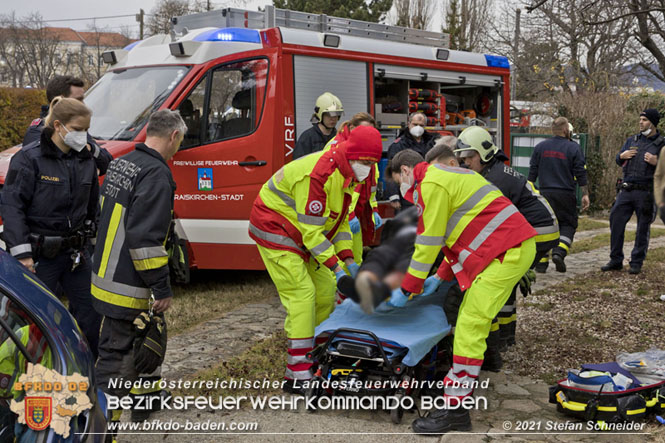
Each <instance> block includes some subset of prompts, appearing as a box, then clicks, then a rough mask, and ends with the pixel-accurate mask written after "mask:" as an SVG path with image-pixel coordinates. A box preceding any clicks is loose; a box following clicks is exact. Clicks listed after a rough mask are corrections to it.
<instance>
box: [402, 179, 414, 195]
mask: <svg viewBox="0 0 665 443" xmlns="http://www.w3.org/2000/svg"><path fill="white" fill-rule="evenodd" d="M411 186H413V181H412V180H410V179H408V175H407V180H405V181H403V182H401V183H400V184H399V192H400V194H402V197H405V196H406V193H407V192H409V189H411Z"/></svg>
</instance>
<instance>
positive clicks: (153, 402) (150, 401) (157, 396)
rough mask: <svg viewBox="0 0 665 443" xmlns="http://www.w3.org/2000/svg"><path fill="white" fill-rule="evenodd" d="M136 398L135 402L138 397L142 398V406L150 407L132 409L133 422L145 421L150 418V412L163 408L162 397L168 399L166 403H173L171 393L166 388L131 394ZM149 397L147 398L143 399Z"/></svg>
mask: <svg viewBox="0 0 665 443" xmlns="http://www.w3.org/2000/svg"><path fill="white" fill-rule="evenodd" d="M131 395H132V397H133V398H134V402H138V399H141V403H140V406H141V407H142V408H146V407H148V409H132V415H131V420H132V421H133V422H144V421H146V420H148V419H149V418H150V414H152V413H153V412H157V411H161V410H162V399H166V400H165V401H166V403H167V404H168V403H171V398H170V397H171V393H170V392H169V391H167V390H165V389H162V390H161V391H159V392H151V393H149V394H131ZM145 397H148V398H147V399H145V400H144V399H143V398H145Z"/></svg>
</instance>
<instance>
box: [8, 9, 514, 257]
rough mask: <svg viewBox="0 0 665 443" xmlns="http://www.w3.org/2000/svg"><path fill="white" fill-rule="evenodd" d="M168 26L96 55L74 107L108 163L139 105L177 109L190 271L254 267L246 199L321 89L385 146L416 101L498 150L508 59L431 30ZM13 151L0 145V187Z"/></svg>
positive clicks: (282, 157)
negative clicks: (102, 66)
mask: <svg viewBox="0 0 665 443" xmlns="http://www.w3.org/2000/svg"><path fill="white" fill-rule="evenodd" d="M172 22H173V23H172V24H173V26H172V27H173V30H172V33H171V35H170V36H167V35H156V36H153V37H149V38H147V39H145V40H142V41H139V42H135V43H132V44H131V45H129V46H127V47H126V48H124V49H123V50H115V51H110V52H107V53H105V54H104V55H103V57H104V60H105V62H107V63H109V64H110V67H109V70H108V72H107V73H106V74H105V75H104V76H103V77H102V78H101V79H100V80H99V81H98V82H97V83H95V85H94V86H92V87H91V88H90V90H89V91H88V93H87V95H86V98H85V102H86V104H87V105H88V106H89V107H90V108H91V109H92V110H93V117H92V125H91V127H90V134H91V135H92V136H94V137H95V138H96V139H97V140H99V143H100V144H101V145H102V146H104V147H105V148H106V149H108V150H109V151H110V152H111V153H112V154H113V156H116V157H117V156H119V155H122V154H125V153H127V152H128V151H130V150H132V149H133V148H134V145H135V143H137V142H140V141H143V140H145V124H146V122H147V120H148V117H149V115H150V113H151V112H153V111H155V110H157V109H161V108H170V109H178V110H179V111H180V114H181V115H182V117H183V119H184V120H185V122H186V123H187V127H188V132H187V134H186V136H185V139H184V142H183V144H182V148H181V149H180V151H179V152H178V153H177V154H176V155H175V157H174V158H173V159H172V160H171V162H170V166H171V169H172V171H173V176H174V178H175V181H176V183H177V186H178V189H177V191H176V197H175V199H176V201H175V216H176V226H177V227H176V232H177V234H178V235H179V237H180V238H181V239H184V240H186V242H187V245H188V247H187V249H188V253H189V259H190V264H191V266H192V267H196V268H200V269H262V268H263V264H262V261H261V259H260V257H259V254H258V251H257V249H256V247H255V245H254V242H253V241H252V240H251V239H250V238H249V236H248V234H247V228H248V216H249V211H250V208H251V205H252V203H253V201H254V199H255V197H256V195H257V194H258V192H259V189H260V188H261V186H262V185H263V184H264V183H265V182H266V181H267V180H268V179H269V178H270V176H271V175H272V174H274V173H275V172H276V171H277V170H278V169H279V168H281V167H282V166H283V165H284V163H286V162H288V161H289V160H290V159H291V154H292V151H293V148H294V145H295V140H296V139H297V137H298V136H299V135H300V134H301V133H302V132H303V131H305V130H306V129H307V128H309V127H310V125H311V123H310V117H311V115H312V112H313V107H314V102H315V100H316V98H317V97H318V96H319V95H320V94H322V93H323V92H325V91H329V92H332V93H333V94H335V95H336V96H337V97H339V98H340V99H341V101H342V103H343V105H344V112H345V115H346V117H350V116H351V115H353V114H355V113H356V112H360V111H365V112H370V113H371V114H372V115H374V117H375V118H376V120H377V122H378V124H379V128H380V131H381V133H382V135H383V138H384V149H386V150H387V148H388V146H389V145H390V143H391V142H392V141H393V140H394V138H395V137H396V136H397V134H398V131H399V129H400V128H403V127H404V125H405V124H406V121H407V117H408V113H409V110H410V109H411V110H414V109H425V110H426V114H427V116H428V117H430V118H428V122H429V123H428V124H430V125H431V126H430V127H429V128H428V129H429V130H433V131H444V130H446V131H450V132H452V133H453V134H457V133H459V131H461V130H462V129H464V128H465V127H467V126H468V125H470V124H478V125H482V126H485V127H486V128H487V129H488V130H489V131H490V132H491V133H492V134H493V135H494V137H495V141H496V143H497V144H498V145H499V146H501V147H502V148H503V149H504V150H507V149H508V143H509V123H510V119H509V115H510V114H509V103H508V97H509V90H508V85H509V71H510V68H509V64H508V60H507V59H506V58H505V57H500V56H494V55H485V54H475V53H469V52H461V51H454V50H449V49H448V36H447V35H445V34H440V33H435V32H428V31H421V30H414V29H407V28H401V27H397V26H387V25H380V24H375V23H367V22H362V21H357V20H349V19H340V18H335V17H329V16H325V15H317V14H307V13H300V12H294V11H286V10H281V9H276V8H274V7H272V6H267V7H266V9H265V11H263V12H256V11H245V10H240V9H234V8H227V9H223V10H218V11H211V12H205V13H200V14H193V15H188V16H182V17H175V18H173V20H172ZM421 98H422V99H423V100H422V102H421V100H420V99H421ZM423 103H424V104H423ZM342 120H344V118H342ZM13 152H15V149H12V150H8V151H5V152H3V153H0V183H2V182H4V174H5V173H6V171H7V167H8V164H9V158H10V156H11V155H12V154H13ZM379 195H380V193H379Z"/></svg>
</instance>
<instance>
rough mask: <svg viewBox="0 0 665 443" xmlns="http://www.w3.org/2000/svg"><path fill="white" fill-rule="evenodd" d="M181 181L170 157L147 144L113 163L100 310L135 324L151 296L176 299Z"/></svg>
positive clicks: (98, 260) (99, 264)
mask: <svg viewBox="0 0 665 443" xmlns="http://www.w3.org/2000/svg"><path fill="white" fill-rule="evenodd" d="M174 192H175V183H174V181H173V177H172V175H171V171H170V170H169V167H168V166H167V164H166V162H165V161H164V158H163V157H162V156H161V155H160V154H159V153H158V152H157V151H155V150H153V149H151V148H149V147H148V146H146V145H144V144H138V145H137V146H136V150H135V151H133V152H130V153H129V154H127V155H124V156H122V157H120V158H118V159H116V160H114V161H113V162H111V164H110V165H109V170H108V172H107V173H106V178H105V179H104V184H103V185H102V197H101V203H102V210H101V216H100V220H99V230H98V233H97V245H96V247H95V257H94V260H93V269H92V270H93V272H92V289H91V292H92V295H93V304H94V306H95V309H96V310H97V311H98V312H99V313H100V314H102V315H106V316H108V317H112V318H117V319H125V320H133V319H134V318H135V317H136V316H137V315H138V313H139V312H140V311H143V310H146V309H148V300H149V298H150V294H151V293H152V294H154V296H155V298H156V299H163V298H167V297H170V296H172V292H171V286H170V283H169V267H168V253H167V251H166V248H165V244H166V239H167V237H168V234H169V228H170V226H171V220H172V214H173V197H174Z"/></svg>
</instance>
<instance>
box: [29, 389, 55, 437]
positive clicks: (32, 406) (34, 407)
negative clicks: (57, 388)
mask: <svg viewBox="0 0 665 443" xmlns="http://www.w3.org/2000/svg"><path fill="white" fill-rule="evenodd" d="M52 400H53V399H52V398H51V397H26V398H25V423H26V424H27V425H28V427H29V428H30V429H32V430H34V431H43V430H44V429H46V428H48V426H49V425H50V424H51V409H52V407H51V402H52Z"/></svg>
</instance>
